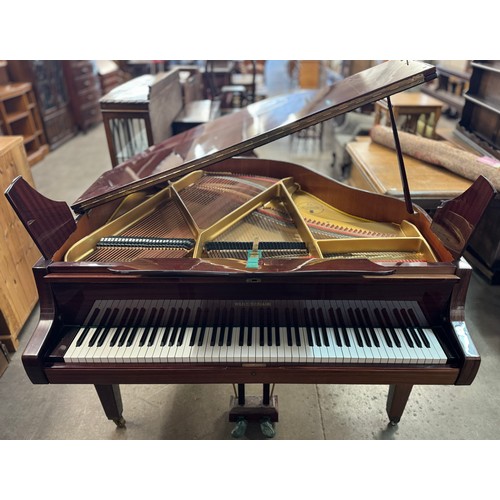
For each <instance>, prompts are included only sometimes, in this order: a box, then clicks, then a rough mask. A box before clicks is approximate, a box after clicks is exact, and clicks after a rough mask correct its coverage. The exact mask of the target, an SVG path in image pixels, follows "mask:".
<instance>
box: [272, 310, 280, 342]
mask: <svg viewBox="0 0 500 500" xmlns="http://www.w3.org/2000/svg"><path fill="white" fill-rule="evenodd" d="M273 329H274V345H276V346H278V347H279V346H280V345H281V335H280V318H279V312H278V308H277V307H275V308H274V324H273Z"/></svg>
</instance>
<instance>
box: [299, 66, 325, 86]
mask: <svg viewBox="0 0 500 500" xmlns="http://www.w3.org/2000/svg"><path fill="white" fill-rule="evenodd" d="M324 83H325V71H324V67H323V63H322V61H299V87H300V88H301V89H317V88H319V87H322V86H323V85H324Z"/></svg>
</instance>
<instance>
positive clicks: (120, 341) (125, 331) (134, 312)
mask: <svg viewBox="0 0 500 500" xmlns="http://www.w3.org/2000/svg"><path fill="white" fill-rule="evenodd" d="M138 312H139V310H138V309H137V307H134V308H133V309H132V312H131V313H130V319H129V323H128V324H127V326H126V327H125V328H123V330H122V333H121V335H120V338H119V339H118V347H123V345H124V344H125V341H126V340H127V337H128V335H129V333H130V331H131V328H130V325H134V324H135V319H136V317H137V313H138Z"/></svg>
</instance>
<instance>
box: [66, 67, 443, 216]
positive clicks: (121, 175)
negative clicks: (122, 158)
mask: <svg viewBox="0 0 500 500" xmlns="http://www.w3.org/2000/svg"><path fill="white" fill-rule="evenodd" d="M435 77H436V69H435V68H434V67H433V66H430V65H428V64H425V63H422V62H418V61H404V62H403V61H388V62H385V63H383V64H380V65H378V66H375V67H373V68H370V69H369V70H367V71H363V72H360V73H357V74H355V75H353V76H352V77H350V78H347V79H345V80H342V81H339V82H336V83H335V84H333V85H331V86H327V87H325V88H323V89H320V90H304V91H300V92H296V93H292V94H287V95H282V96H278V97H274V98H270V99H265V100H263V101H259V102H256V103H254V104H251V105H249V106H247V107H245V108H243V109H242V110H240V111H238V112H235V113H231V114H229V115H226V116H222V117H220V118H217V119H216V120H213V121H211V122H208V123H206V124H204V125H200V126H197V127H195V128H193V129H191V130H188V131H187V132H184V133H181V134H178V135H175V136H173V137H170V138H168V139H166V140H164V141H163V142H161V143H159V144H156V145H154V146H152V147H150V148H149V149H147V150H146V151H144V152H143V153H140V154H138V155H136V156H135V157H133V158H131V159H130V160H127V161H126V162H124V163H122V164H121V165H120V166H118V167H116V168H114V169H113V170H112V171H109V172H105V173H104V174H103V175H102V176H101V177H100V178H99V179H97V180H96V182H94V183H93V185H92V186H91V187H90V188H89V189H88V190H87V191H86V192H85V193H84V194H82V196H81V197H80V198H79V199H78V200H77V201H76V202H75V203H74V204H73V207H72V208H73V209H74V210H75V211H77V212H82V211H84V210H87V209H89V208H91V207H93V206H96V205H98V204H100V203H103V202H104V201H108V200H110V199H115V198H117V197H121V196H123V195H124V194H129V193H130V192H134V191H137V190H141V189H144V188H146V187H148V186H152V185H157V184H159V183H161V182H163V183H165V182H166V181H167V180H169V179H172V178H174V177H178V176H180V175H182V174H187V173H189V172H190V171H192V170H196V169H199V168H205V167H207V166H209V165H212V164H214V163H216V162H219V161H221V160H224V159H226V158H231V157H234V156H236V155H241V154H242V153H245V152H247V151H251V150H253V149H255V148H257V147H259V146H262V145H264V144H267V143H269V142H272V141H274V140H276V139H279V138H281V137H285V136H288V135H290V134H292V133H294V132H297V131H299V130H301V129H303V128H307V127H309V126H311V125H314V124H315V123H319V122H321V121H324V120H328V119H330V118H333V117H335V116H338V115H341V114H343V113H346V112H348V111H352V110H354V109H357V108H359V107H361V106H363V105H364V104H368V103H370V102H374V101H377V100H379V99H382V98H384V97H386V96H388V95H391V94H394V93H396V92H401V91H403V90H406V89H408V88H411V87H414V86H416V85H419V84H421V83H424V82H425V81H428V80H431V79H433V78H435ZM171 157H175V158H176V161H175V162H170V160H169V159H170V158H171ZM179 161H180V162H181V163H180V164H179Z"/></svg>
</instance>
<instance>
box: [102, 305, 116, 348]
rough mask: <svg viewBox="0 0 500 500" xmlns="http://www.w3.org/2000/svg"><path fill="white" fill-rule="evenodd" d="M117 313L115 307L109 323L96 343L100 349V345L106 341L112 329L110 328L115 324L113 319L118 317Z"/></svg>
mask: <svg viewBox="0 0 500 500" xmlns="http://www.w3.org/2000/svg"><path fill="white" fill-rule="evenodd" d="M118 312H119V309H118V308H117V307H115V308H114V309H113V312H112V313H111V316H110V317H109V321H108V324H107V326H105V327H104V329H103V331H102V333H101V336H100V337H99V340H98V341H97V347H102V345H103V344H104V341H105V340H106V337H107V336H108V333H109V330H110V329H111V328H112V326H113V324H114V322H115V319H116V316H117V315H118Z"/></svg>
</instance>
